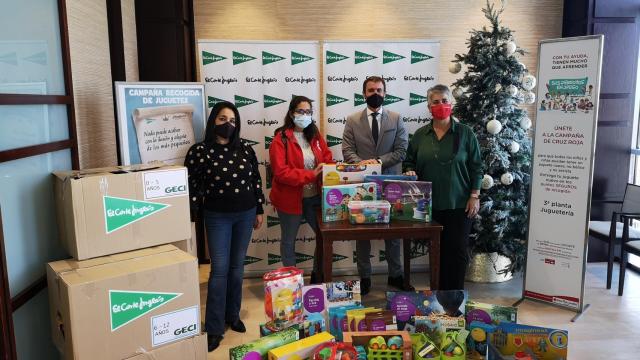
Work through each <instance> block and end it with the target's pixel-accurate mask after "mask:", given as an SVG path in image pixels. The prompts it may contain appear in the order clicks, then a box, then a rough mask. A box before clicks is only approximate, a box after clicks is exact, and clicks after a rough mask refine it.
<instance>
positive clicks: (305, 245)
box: [198, 40, 352, 274]
mask: <svg viewBox="0 0 640 360" xmlns="http://www.w3.org/2000/svg"><path fill="white" fill-rule="evenodd" d="M198 51H199V54H200V76H201V79H202V81H203V82H204V83H205V91H206V95H207V109H208V111H207V113H208V112H209V111H210V110H211V107H213V106H214V105H215V104H216V103H217V102H219V101H230V102H232V103H234V104H235V105H236V106H237V107H238V110H239V111H240V118H241V120H242V134H241V136H242V138H244V139H245V140H246V141H247V142H248V143H249V144H251V145H252V146H253V148H254V150H255V151H256V154H257V156H258V161H259V162H260V174H261V176H262V179H263V181H264V183H265V196H266V197H267V205H266V207H265V214H264V217H265V219H264V224H263V225H262V228H261V229H258V230H255V231H254V232H253V237H252V240H251V244H250V245H249V250H248V252H247V257H246V259H245V269H246V271H247V273H249V274H251V273H253V274H261V273H263V272H265V271H268V270H272V269H274V268H278V267H281V266H282V261H281V256H280V222H279V219H278V214H277V212H276V211H275V209H274V208H273V206H272V205H271V202H270V201H269V200H268V199H269V193H270V191H271V179H267V178H266V171H265V169H266V167H265V166H266V165H267V164H268V162H269V146H270V145H271V141H272V139H273V134H274V130H275V129H276V128H277V127H279V126H281V125H282V124H283V122H284V117H285V115H286V113H287V110H288V108H289V102H290V101H291V98H292V97H293V96H294V95H304V96H306V97H308V98H310V99H312V100H313V107H314V115H313V116H314V119H315V120H316V121H317V120H318V117H319V116H320V106H319V99H320V78H319V70H320V62H319V61H320V59H319V54H320V48H319V44H318V42H310V41H306V42H305V41H291V42H269V41H247V42H243V41H240V42H226V41H216V40H199V41H198ZM314 249H315V234H314V233H313V231H312V230H311V228H310V227H309V226H308V225H306V224H303V225H302V226H300V230H299V232H298V237H297V239H296V255H297V256H296V260H297V266H298V267H300V268H302V269H307V270H310V269H311V267H312V264H313V261H312V260H313V254H314ZM334 252H335V256H334V259H336V263H335V264H334V266H335V267H336V268H339V267H340V266H341V264H343V263H344V264H345V265H344V266H345V267H346V266H352V264H350V263H348V261H347V259H350V258H351V256H350V252H349V251H344V250H342V251H340V246H335V247H334Z"/></svg>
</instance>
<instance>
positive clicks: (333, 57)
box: [325, 50, 349, 64]
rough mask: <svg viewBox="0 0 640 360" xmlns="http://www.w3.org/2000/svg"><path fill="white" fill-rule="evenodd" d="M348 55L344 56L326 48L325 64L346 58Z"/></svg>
mask: <svg viewBox="0 0 640 360" xmlns="http://www.w3.org/2000/svg"><path fill="white" fill-rule="evenodd" d="M348 58H349V57H348V56H344V55H342V54H338V53H334V52H333V51H329V50H327V52H326V54H325V62H326V63H327V64H333V63H336V62H338V61H342V60H344V59H348Z"/></svg>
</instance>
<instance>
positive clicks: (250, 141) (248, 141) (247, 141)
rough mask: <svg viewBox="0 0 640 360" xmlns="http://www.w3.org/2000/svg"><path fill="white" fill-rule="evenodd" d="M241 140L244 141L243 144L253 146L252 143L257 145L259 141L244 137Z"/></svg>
mask: <svg viewBox="0 0 640 360" xmlns="http://www.w3.org/2000/svg"><path fill="white" fill-rule="evenodd" d="M242 141H244V143H245V144H247V145H249V146H254V145H258V144H260V143H259V142H257V141H253V140H249V139H244V138H243V139H242Z"/></svg>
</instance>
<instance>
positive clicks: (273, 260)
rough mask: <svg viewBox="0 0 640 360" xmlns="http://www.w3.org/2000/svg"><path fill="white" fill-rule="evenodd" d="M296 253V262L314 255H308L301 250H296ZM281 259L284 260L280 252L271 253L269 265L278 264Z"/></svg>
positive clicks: (268, 257) (268, 259)
mask: <svg viewBox="0 0 640 360" xmlns="http://www.w3.org/2000/svg"><path fill="white" fill-rule="evenodd" d="M295 254H296V264H299V263H301V262H305V261H308V260H311V259H313V256H311V255H307V254H303V253H299V252H296V253H295ZM280 261H282V256H280V255H278V254H272V253H269V254H268V256H267V262H268V263H269V265H273V264H277V263H279V262H280Z"/></svg>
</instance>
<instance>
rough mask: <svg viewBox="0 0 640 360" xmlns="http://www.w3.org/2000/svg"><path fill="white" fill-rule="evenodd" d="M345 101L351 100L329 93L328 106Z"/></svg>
mask: <svg viewBox="0 0 640 360" xmlns="http://www.w3.org/2000/svg"><path fill="white" fill-rule="evenodd" d="M345 101H349V99H345V98H343V97H340V96H335V95H331V94H327V106H333V105H337V104H340V103H343V102H345Z"/></svg>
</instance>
